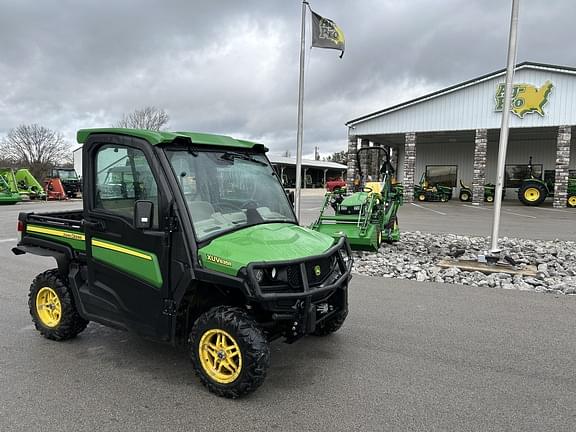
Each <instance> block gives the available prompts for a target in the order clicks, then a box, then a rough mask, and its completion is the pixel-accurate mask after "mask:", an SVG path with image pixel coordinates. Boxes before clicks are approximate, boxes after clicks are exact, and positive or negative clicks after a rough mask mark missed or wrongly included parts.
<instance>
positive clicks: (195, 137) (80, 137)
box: [76, 128, 268, 151]
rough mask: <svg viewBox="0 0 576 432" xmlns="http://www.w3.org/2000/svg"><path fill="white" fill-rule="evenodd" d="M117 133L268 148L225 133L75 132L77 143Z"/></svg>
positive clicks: (166, 140)
mask: <svg viewBox="0 0 576 432" xmlns="http://www.w3.org/2000/svg"><path fill="white" fill-rule="evenodd" d="M103 133H105V134H118V135H127V136H132V137H135V138H142V139H144V140H146V141H148V142H149V143H150V144H152V145H157V144H169V143H171V142H173V141H174V140H178V139H179V140H182V139H184V140H185V142H186V141H191V143H192V144H194V145H207V146H220V147H237V148H243V149H252V148H255V147H260V148H263V149H264V150H265V151H267V150H268V149H267V148H266V147H264V146H263V145H262V144H259V143H255V142H252V141H246V140H241V139H236V138H232V137H229V136H226V135H214V134H208V133H201V132H165V131H151V130H145V129H124V128H96V129H80V130H79V131H78V133H77V134H76V139H77V141H78V143H80V144H84V143H85V142H86V140H87V139H88V137H89V136H90V135H92V134H103Z"/></svg>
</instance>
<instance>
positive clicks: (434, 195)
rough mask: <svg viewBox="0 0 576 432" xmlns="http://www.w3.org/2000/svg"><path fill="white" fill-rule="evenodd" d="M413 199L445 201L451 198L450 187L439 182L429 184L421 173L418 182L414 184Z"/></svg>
mask: <svg viewBox="0 0 576 432" xmlns="http://www.w3.org/2000/svg"><path fill="white" fill-rule="evenodd" d="M414 199H415V200H418V201H440V202H446V201H448V200H450V199H452V188H451V187H449V186H443V185H440V184H435V185H432V184H430V182H429V181H428V179H427V178H426V175H425V174H424V173H423V174H422V177H421V178H420V183H419V184H415V185H414Z"/></svg>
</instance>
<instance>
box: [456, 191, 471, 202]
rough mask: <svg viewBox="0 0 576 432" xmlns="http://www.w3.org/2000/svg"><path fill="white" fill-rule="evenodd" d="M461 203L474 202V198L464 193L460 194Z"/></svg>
mask: <svg viewBox="0 0 576 432" xmlns="http://www.w3.org/2000/svg"><path fill="white" fill-rule="evenodd" d="M459 198H460V201H464V202H468V201H472V196H471V195H470V194H469V193H468V192H466V191H464V192H460V197H459Z"/></svg>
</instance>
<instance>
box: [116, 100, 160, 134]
mask: <svg viewBox="0 0 576 432" xmlns="http://www.w3.org/2000/svg"><path fill="white" fill-rule="evenodd" d="M168 120H170V117H169V116H168V113H167V112H166V111H165V110H164V109H162V108H156V107H154V106H147V107H144V108H141V109H137V110H134V111H133V112H131V113H129V114H124V116H123V117H122V120H120V121H119V122H118V123H116V127H122V128H131V129H147V130H153V131H159V130H161V129H162V128H163V127H164V126H166V124H167V123H168Z"/></svg>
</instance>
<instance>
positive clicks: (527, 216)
mask: <svg viewBox="0 0 576 432" xmlns="http://www.w3.org/2000/svg"><path fill="white" fill-rule="evenodd" d="M502 213H508V214H511V215H514V216H520V217H525V218H530V219H537V217H536V216H530V215H525V214H521V213H514V212H510V211H505V210H502Z"/></svg>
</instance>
